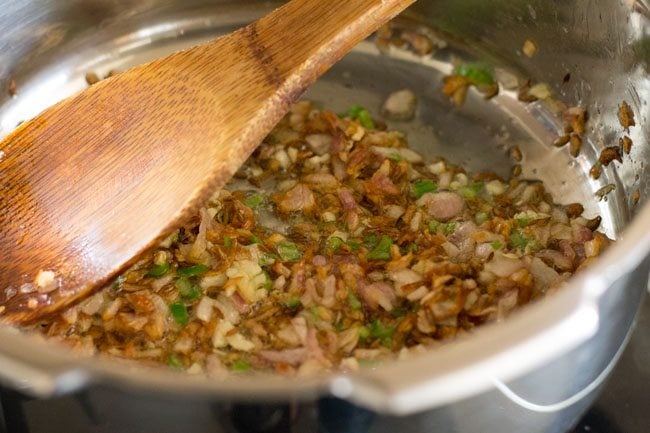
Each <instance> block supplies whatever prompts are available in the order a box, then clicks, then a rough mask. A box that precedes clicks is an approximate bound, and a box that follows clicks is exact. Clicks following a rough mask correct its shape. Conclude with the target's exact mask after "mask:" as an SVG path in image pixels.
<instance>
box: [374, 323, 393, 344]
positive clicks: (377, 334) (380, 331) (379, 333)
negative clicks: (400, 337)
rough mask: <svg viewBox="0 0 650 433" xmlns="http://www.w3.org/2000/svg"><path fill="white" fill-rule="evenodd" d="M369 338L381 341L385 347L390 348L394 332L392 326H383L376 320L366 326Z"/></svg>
mask: <svg viewBox="0 0 650 433" xmlns="http://www.w3.org/2000/svg"><path fill="white" fill-rule="evenodd" d="M368 330H369V331H370V336H371V337H373V338H376V339H378V340H379V341H381V344H382V345H383V346H385V347H390V346H392V344H393V333H394V332H395V327H394V326H388V325H384V323H383V322H382V321H381V320H379V319H377V320H375V321H374V322H372V323H370V325H368Z"/></svg>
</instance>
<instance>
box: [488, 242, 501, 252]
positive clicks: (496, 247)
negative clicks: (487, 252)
mask: <svg viewBox="0 0 650 433" xmlns="http://www.w3.org/2000/svg"><path fill="white" fill-rule="evenodd" d="M490 245H492V249H493V250H494V251H497V250H500V249H501V248H503V244H502V243H501V242H499V241H494V242H492V243H491V244H490Z"/></svg>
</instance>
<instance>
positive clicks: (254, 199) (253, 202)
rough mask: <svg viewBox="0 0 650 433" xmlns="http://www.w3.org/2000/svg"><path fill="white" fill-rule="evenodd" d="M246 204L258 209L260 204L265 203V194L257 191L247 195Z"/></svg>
mask: <svg viewBox="0 0 650 433" xmlns="http://www.w3.org/2000/svg"><path fill="white" fill-rule="evenodd" d="M244 204H245V205H246V206H248V207H249V208H251V209H257V208H258V207H259V206H260V205H262V204H264V196H263V195H262V194H260V193H258V192H256V193H254V194H251V195H249V196H248V197H246V199H244Z"/></svg>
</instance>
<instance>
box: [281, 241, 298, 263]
mask: <svg viewBox="0 0 650 433" xmlns="http://www.w3.org/2000/svg"><path fill="white" fill-rule="evenodd" d="M277 250H278V255H279V256H280V259H282V261H283V262H297V261H298V260H300V258H301V257H302V253H301V252H300V250H299V249H298V247H297V246H296V244H294V243H293V242H286V241H285V242H280V243H279V244H278V247H277Z"/></svg>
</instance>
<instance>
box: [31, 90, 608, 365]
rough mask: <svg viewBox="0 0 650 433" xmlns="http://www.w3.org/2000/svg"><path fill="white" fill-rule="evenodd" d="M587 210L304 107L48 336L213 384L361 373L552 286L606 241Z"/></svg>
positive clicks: (371, 125)
mask: <svg viewBox="0 0 650 433" xmlns="http://www.w3.org/2000/svg"><path fill="white" fill-rule="evenodd" d="M582 213H583V207H582V206H581V205H580V204H571V205H566V206H561V205H557V204H554V203H553V201H552V199H551V196H550V195H549V194H548V193H547V192H546V190H545V189H544V186H543V185H542V184H541V183H540V182H536V181H527V180H522V179H518V178H513V179H510V180H504V179H501V178H500V177H499V176H497V175H496V174H494V173H490V172H485V173H475V174H472V173H468V172H466V171H465V170H464V169H463V168H462V167H458V166H454V165H452V164H449V163H448V162H446V161H445V160H444V159H441V158H438V159H431V160H425V159H424V158H423V157H422V156H421V155H419V154H418V153H416V152H415V151H413V150H411V149H409V147H408V143H407V140H406V137H405V136H404V135H403V134H402V133H400V132H397V131H389V130H386V128H385V126H383V125H380V124H378V122H376V121H374V120H373V118H372V117H371V116H370V115H369V113H368V112H367V111H366V110H365V109H363V108H362V107H359V106H354V107H352V108H351V109H350V110H349V111H348V112H347V113H345V114H343V115H337V114H334V113H332V112H329V111H322V110H319V109H317V108H315V106H314V105H313V104H312V103H311V102H309V101H302V102H300V103H298V104H296V105H295V106H294V107H293V108H292V110H291V112H290V113H289V114H288V115H287V116H286V117H285V118H284V119H283V120H282V121H281V123H280V124H279V125H278V126H277V127H276V128H275V130H274V131H273V132H272V133H271V134H270V135H269V136H268V137H267V139H266V140H265V141H264V143H263V144H262V145H260V147H259V148H258V149H257V150H256V151H255V153H254V154H253V156H252V157H251V158H250V159H249V160H248V162H247V163H246V164H245V166H244V167H242V168H241V169H240V171H239V172H238V173H237V175H236V176H235V178H234V179H233V180H232V181H231V182H230V183H229V185H228V186H227V187H226V188H225V189H224V190H222V191H219V192H217V193H216V194H214V196H213V197H212V198H211V199H210V200H209V202H208V203H206V205H205V207H204V208H203V209H201V210H200V212H199V214H198V215H196V217H195V218H194V219H192V220H191V221H189V222H188V223H187V224H186V225H185V226H184V227H182V228H181V229H180V230H178V231H177V232H176V233H174V234H173V235H172V236H171V237H170V238H169V239H167V240H166V241H165V242H163V243H162V244H161V245H160V246H159V248H157V250H155V251H154V252H152V253H151V254H150V255H148V256H146V257H144V258H143V259H142V260H141V261H140V262H139V263H137V264H136V265H135V266H134V267H133V268H132V269H130V270H129V271H128V272H126V273H124V274H123V275H122V276H120V277H119V278H118V279H117V280H116V281H115V282H114V284H112V285H110V286H109V287H106V288H104V289H103V290H102V291H100V292H98V293H97V294H95V295H94V296H92V297H91V298H89V299H87V300H85V301H83V302H82V303H80V304H77V305H75V306H73V307H71V308H68V309H67V310H65V311H64V312H62V313H60V314H59V315H58V316H55V317H53V318H50V319H47V320H46V321H42V322H40V323H38V324H37V325H36V328H37V329H38V330H39V331H40V332H42V333H44V334H45V335H46V336H48V337H51V338H53V339H57V340H60V341H62V342H64V343H66V344H69V345H71V346H73V347H74V348H76V349H78V350H79V351H81V352H82V353H84V354H88V355H92V354H105V355H109V356H112V357H119V358H123V359H129V360H138V361H141V362H145V363H149V364H152V365H157V364H166V365H169V366H171V367H173V368H176V369H181V370H186V371H188V372H189V373H206V374H208V375H210V376H213V377H219V376H224V375H226V374H229V372H232V371H235V372H242V371H247V370H251V371H267V372H276V373H280V374H288V375H294V374H297V375H308V374H313V373H317V372H322V371H324V370H332V369H338V370H343V371H351V370H356V369H358V368H360V366H363V365H364V364H371V363H376V362H379V361H381V360H385V359H388V358H392V357H395V356H397V357H404V356H408V355H409V354H410V353H414V352H420V351H423V350H426V349H427V348H430V347H433V346H436V345H438V344H441V342H444V341H446V340H450V339H453V338H455V337H457V336H461V335H464V334H467V333H471V332H472V330H473V329H474V328H475V327H477V326H480V325H482V324H485V323H489V322H494V321H498V320H501V319H503V318H504V317H506V316H507V315H508V314H510V313H511V312H512V311H513V310H515V309H517V308H519V307H520V306H522V305H524V304H527V303H529V302H532V301H534V300H536V299H538V298H540V297H542V296H544V295H546V294H547V293H549V292H552V291H553V290H555V289H557V288H558V287H559V286H560V285H561V284H562V282H563V281H565V280H566V279H567V278H569V276H570V275H571V274H573V273H574V272H576V271H578V270H579V269H580V268H582V267H583V266H585V265H587V264H588V263H589V262H590V261H591V260H592V259H593V258H594V257H596V256H598V255H599V254H600V253H601V252H602V251H603V249H604V248H605V247H606V246H607V244H608V243H609V242H610V241H609V240H608V239H607V238H606V237H605V236H604V235H603V234H601V233H599V232H597V231H596V229H597V228H598V225H599V223H600V218H594V219H592V220H588V219H586V218H585V217H583V216H582Z"/></svg>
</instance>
